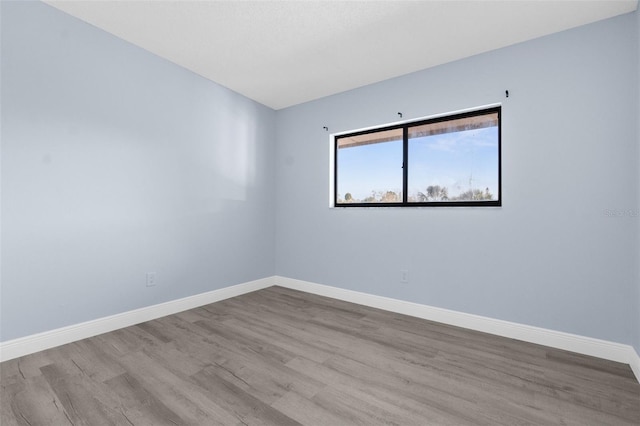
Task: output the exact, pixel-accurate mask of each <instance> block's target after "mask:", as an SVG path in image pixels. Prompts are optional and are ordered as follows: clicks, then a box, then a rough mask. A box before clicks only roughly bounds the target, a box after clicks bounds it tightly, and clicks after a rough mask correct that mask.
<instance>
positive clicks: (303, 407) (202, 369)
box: [0, 287, 640, 426]
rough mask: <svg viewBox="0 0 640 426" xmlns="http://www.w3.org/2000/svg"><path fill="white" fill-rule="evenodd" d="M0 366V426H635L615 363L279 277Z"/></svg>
mask: <svg viewBox="0 0 640 426" xmlns="http://www.w3.org/2000/svg"><path fill="white" fill-rule="evenodd" d="M0 373H1V379H0V383H1V390H0V424H1V425H2V426H12V425H29V426H36V425H56V426H59V425H89V426H98V425H129V426H131V425H136V426H137V425H218V424H220V425H283V426H284V425H298V424H303V425H330V426H338V425H368V426H370V425H421V426H423V425H492V426H493V425H509V426H513V425H580V426H585V425H616V426H618V425H639V424H640V384H639V383H638V382H637V381H636V379H635V377H634V375H633V373H632V371H631V369H630V368H629V366H628V365H625V364H620V363H615V362H610V361H605V360H602V359H598V358H592V357H588V356H584V355H579V354H575V353H570V352H566V351H562V350H557V349H552V348H548V347H543V346H539V345H534V344H530V343H524V342H520V341H516V340H511V339H506V338H501V337H497V336H493V335H489V334H484V333H479V332H475V331H470V330H466V329H461V328H457V327H452V326H448V325H443V324H438V323H434V322H430V321H425V320H422V319H417V318H413V317H408V316H404V315H399V314H395V313H391V312H386V311H382V310H378V309H373V308H369V307H365V306H361V305H356V304H351V303H347V302H343V301H339V300H334V299H329V298H326V297H320V296H316V295H312V294H307V293H303V292H298V291H294V290H290V289H285V288H281V287H270V288H267V289H264V290H260V291H257V292H253V293H249V294H245V295H242V296H239V297H235V298H232V299H227V300H224V301H221V302H218V303H214V304H210V305H206V306H203V307H200V308H196V309H192V310H189V311H185V312H182V313H179V314H175V315H171V316H167V317H164V318H160V319H157V320H153V321H149V322H146V323H142V324H138V325H135V326H132V327H127V328H124V329H121V330H117V331H113V332H110V333H106V334H102V335H99V336H95V337H92V338H89V339H84V340H81V341H78V342H74V343H71V344H67V345H64V346H60V347H57V348H53V349H49V350H46V351H42V352H38V353H35V354H32V355H27V356H24V357H21V358H17V359H13V360H10V361H6V362H3V363H1V364H0Z"/></svg>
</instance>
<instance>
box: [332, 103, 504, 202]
mask: <svg viewBox="0 0 640 426" xmlns="http://www.w3.org/2000/svg"><path fill="white" fill-rule="evenodd" d="M495 113H497V115H498V194H497V199H496V200H476V201H473V200H471V201H419V202H409V201H408V185H409V182H408V177H409V167H408V165H409V158H408V157H409V128H410V127H415V126H421V125H426V124H433V123H439V122H443V121H452V120H458V119H461V118H469V117H475V116H482V115H488V114H495ZM396 129H402V130H403V138H402V139H403V140H402V150H403V153H402V158H403V164H402V165H401V166H402V201H401V202H368V203H362V202H360V203H345V202H342V203H339V202H338V141H339V139H342V138H346V137H353V136H361V135H366V134H370V133H377V132H383V131H388V130H396ZM333 151H334V152H333V155H334V158H333V207H347V208H349V207H501V206H502V106H501V105H498V106H492V107H487V108H481V109H476V110H471V111H466V112H462V113H456V114H449V115H442V116H438V117H434V118H429V119H420V120H416V121H407V122H404V123H400V124H395V125H390V126H382V127H376V128H371V129H367V130H361V131H357V132H349V133H342V134H337V135H334V137H333Z"/></svg>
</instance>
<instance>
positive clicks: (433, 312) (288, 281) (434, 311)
mask: <svg viewBox="0 0 640 426" xmlns="http://www.w3.org/2000/svg"><path fill="white" fill-rule="evenodd" d="M275 284H276V285H279V286H281V287H286V288H291V289H294V290H300V291H304V292H307V293H313V294H317V295H320V296H326V297H331V298H334V299H339V300H344V301H346V302H352V303H357V304H360V305H365V306H370V307H373V308H378V309H383V310H385V311H391V312H396V313H399V314H404V315H410V316H413V317H418V318H423V319H427V320H431V321H436V322H440V323H444V324H449V325H454V326H458V327H463V328H467V329H471V330H476V331H482V332H485V333H491V334H495V335H498V336H503V337H508V338H511V339H516V340H522V341H524V342H529V343H536V344H539V345H544V346H549V347H552V348H557V349H563V350H567V351H571V352H577V353H580V354H583V355H589V356H594V357H598V358H603V359H607V360H610V361H616V362H622V363H625V364H629V365H630V367H631V369H632V370H633V372H634V374H635V376H636V379H638V381H639V382H640V356H638V354H637V353H636V351H635V349H634V348H633V347H632V346H630V345H623V344H621V343H615V342H609V341H606V340H600V339H594V338H591V337H585V336H579V335H576V334H570V333H564V332H561V331H554V330H548V329H545V328H540V327H532V326H529V325H524V324H517V323H513V322H509V321H503V320H497V319H493V318H487V317H483V316H479V315H473V314H466V313H463V312H457V311H451V310H448V309H442V308H436V307H433V306H428V305H420V304H417V303H412V302H406V301H403V300H398V299H391V298H388V297H383V296H375V295H372V294H367V293H361V292H357V291H352V290H345V289H342V288H337V287H331V286H327V285H323V284H316V283H312V282H308V281H302V280H296V279H292V278H285V277H280V276H276V277H275Z"/></svg>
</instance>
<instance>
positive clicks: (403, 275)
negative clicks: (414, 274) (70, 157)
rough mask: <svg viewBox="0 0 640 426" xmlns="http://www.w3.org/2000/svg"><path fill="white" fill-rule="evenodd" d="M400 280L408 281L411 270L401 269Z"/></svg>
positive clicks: (402, 281)
mask: <svg viewBox="0 0 640 426" xmlns="http://www.w3.org/2000/svg"><path fill="white" fill-rule="evenodd" d="M400 282H401V283H408V282H409V270H408V269H400Z"/></svg>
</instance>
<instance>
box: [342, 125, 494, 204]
mask: <svg viewBox="0 0 640 426" xmlns="http://www.w3.org/2000/svg"><path fill="white" fill-rule="evenodd" d="M498 149H499V147H498V127H497V126H493V127H486V128H481V129H475V130H467V131H454V132H449V133H443V134H438V135H431V136H423V137H417V138H410V139H409V153H408V154H409V177H408V190H409V194H408V195H409V201H418V200H416V197H417V196H418V193H420V192H421V193H425V192H426V188H427V187H428V186H430V185H438V186H440V187H446V188H447V190H448V195H449V198H453V197H456V196H459V195H460V194H462V193H464V192H465V191H469V190H470V189H474V190H481V191H482V192H485V191H486V189H487V188H488V191H489V192H490V193H491V194H492V195H493V199H497V197H498V179H499V178H498V170H499V164H498V161H499V159H498ZM337 162H338V164H337V168H338V169H337V172H338V188H337V189H338V198H339V199H344V197H345V195H346V194H347V193H350V194H351V195H352V197H353V198H354V200H360V201H362V200H365V199H366V198H367V197H370V196H371V195H372V193H376V194H380V193H386V192H387V191H392V192H395V193H397V194H401V191H402V140H395V141H390V142H380V143H372V144H368V145H359V146H352V147H345V148H340V149H338V160H337Z"/></svg>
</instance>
